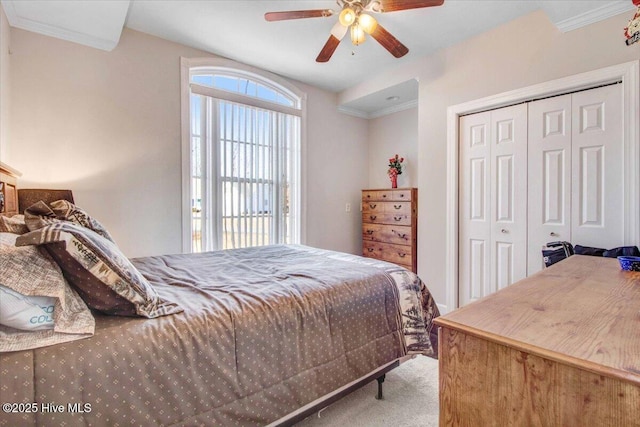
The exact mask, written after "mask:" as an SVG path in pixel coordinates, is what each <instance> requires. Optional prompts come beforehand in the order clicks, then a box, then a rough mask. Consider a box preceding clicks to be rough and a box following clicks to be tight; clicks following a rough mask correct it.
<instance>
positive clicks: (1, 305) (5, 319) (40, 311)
mask: <svg viewBox="0 0 640 427" xmlns="http://www.w3.org/2000/svg"><path fill="white" fill-rule="evenodd" d="M55 302H56V299H55V298H51V297H41V296H27V295H22V294H20V293H18V292H16V291H14V290H13V289H9V288H7V287H6V286H2V285H0V324H3V325H5V326H9V327H11V328H14V329H20V330H23V331H40V330H43V329H53V311H54V305H55Z"/></svg>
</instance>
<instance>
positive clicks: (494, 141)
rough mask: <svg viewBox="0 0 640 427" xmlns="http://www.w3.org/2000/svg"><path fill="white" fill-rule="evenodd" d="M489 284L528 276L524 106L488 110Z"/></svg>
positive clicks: (498, 286)
mask: <svg viewBox="0 0 640 427" xmlns="http://www.w3.org/2000/svg"><path fill="white" fill-rule="evenodd" d="M491 129H492V132H491V219H492V220H491V254H490V256H491V286H490V289H489V292H490V293H491V292H495V291H497V290H499V289H502V288H505V287H507V286H509V285H510V284H512V283H514V282H517V281H518V280H520V279H524V278H525V277H527V105H526V104H520V105H514V106H512V107H506V108H501V109H499V110H494V111H491Z"/></svg>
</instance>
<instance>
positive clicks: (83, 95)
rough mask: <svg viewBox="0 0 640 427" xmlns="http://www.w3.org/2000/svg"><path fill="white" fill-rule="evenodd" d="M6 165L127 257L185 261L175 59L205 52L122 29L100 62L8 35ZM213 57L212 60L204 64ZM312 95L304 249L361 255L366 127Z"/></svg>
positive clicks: (327, 97) (87, 51) (22, 34)
mask: <svg viewBox="0 0 640 427" xmlns="http://www.w3.org/2000/svg"><path fill="white" fill-rule="evenodd" d="M11 40H12V51H13V54H12V62H11V73H12V76H13V78H12V81H11V87H12V93H13V94H14V95H15V96H14V97H13V102H12V105H11V114H12V123H11V124H12V128H11V153H12V156H11V165H12V166H13V167H15V168H16V169H18V170H20V171H21V172H22V173H23V177H22V180H21V186H22V187H41V186H48V187H53V188H70V189H72V190H73V191H74V193H75V196H76V201H77V203H78V204H79V205H80V206H82V207H84V208H86V209H87V210H88V211H89V212H90V213H92V214H93V215H94V216H95V217H96V218H98V219H99V220H101V221H102V222H103V223H104V224H105V226H106V227H107V228H108V229H109V230H110V231H111V232H112V234H113V236H114V238H115V240H116V241H117V242H118V244H119V245H120V247H121V248H122V249H123V251H124V252H125V253H126V254H127V255H128V256H146V255H153V254H163V253H177V252H180V251H181V236H180V230H181V216H180V215H181V214H180V212H181V211H180V203H181V193H180V192H181V188H182V187H181V154H180V153H181V151H180V147H181V140H180V137H181V136H180V76H179V73H180V57H181V56H185V57H202V56H207V55H208V54H206V53H205V52H202V51H198V50H195V49H191V48H188V47H186V46H182V45H179V44H176V43H172V42H168V41H166V40H162V39H160V38H157V37H153V36H149V35H146V34H143V33H139V32H136V31H132V30H128V29H125V30H124V32H123V34H122V37H121V39H120V43H119V45H118V46H117V47H116V48H115V49H114V50H113V51H111V52H104V51H101V50H97V49H92V48H89V47H84V46H80V45H77V44H74V43H69V42H66V41H62V40H57V39H53V38H49V37H45V36H41V35H38V34H34V33H30V32H27V31H22V30H19V29H11ZM209 56H210V55H209ZM293 84H296V85H297V86H298V87H300V89H301V90H303V91H305V92H307V95H308V101H307V106H308V118H309V119H308V123H307V125H308V139H307V147H308V167H307V170H306V171H303V173H304V172H306V173H307V191H308V197H309V205H308V216H307V224H308V233H307V243H308V244H310V245H314V246H319V247H323V248H328V249H336V250H341V251H346V252H358V251H359V250H360V244H361V233H360V230H359V226H358V224H359V215H358V213H357V212H355V213H354V212H352V213H350V214H347V213H345V210H344V205H345V203H346V202H351V203H357V202H358V200H359V191H360V189H361V188H362V187H364V186H366V184H367V174H366V173H362V171H366V170H367V167H368V158H367V122H366V121H365V120H362V119H358V118H354V117H349V116H346V115H342V114H340V113H338V112H337V95H335V94H333V93H327V92H325V91H322V90H319V89H316V88H312V87H310V86H306V85H303V84H300V83H297V82H293Z"/></svg>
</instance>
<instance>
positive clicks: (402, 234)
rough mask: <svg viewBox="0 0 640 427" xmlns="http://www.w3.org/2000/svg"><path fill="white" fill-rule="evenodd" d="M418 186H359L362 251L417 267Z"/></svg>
mask: <svg viewBox="0 0 640 427" xmlns="http://www.w3.org/2000/svg"><path fill="white" fill-rule="evenodd" d="M417 221H418V189H417V188H394V189H393V190H362V254H363V255H364V256H366V257H370V258H377V259H381V260H384V261H389V262H393V263H395V264H399V265H401V266H403V267H405V268H407V269H409V270H411V271H413V272H414V273H416V272H417V271H418V268H417V266H418V262H417V259H418V258H417V246H416V244H417V231H418V222H417Z"/></svg>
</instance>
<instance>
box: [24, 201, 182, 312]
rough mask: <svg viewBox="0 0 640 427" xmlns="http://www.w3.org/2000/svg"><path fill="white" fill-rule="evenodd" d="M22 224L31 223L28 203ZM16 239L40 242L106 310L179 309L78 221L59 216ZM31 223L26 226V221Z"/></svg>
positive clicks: (87, 295)
mask: <svg viewBox="0 0 640 427" xmlns="http://www.w3.org/2000/svg"><path fill="white" fill-rule="evenodd" d="M25 217H26V220H27V224H29V223H30V222H33V221H34V220H35V218H33V216H32V214H31V213H30V208H28V209H27V210H26V211H25ZM45 223H46V225H44V226H43V227H42V228H40V229H37V230H35V231H31V232H30V233H27V234H23V235H21V236H19V237H18V239H17V240H16V246H26V245H45V248H46V249H47V251H48V252H49V254H51V256H52V258H53V259H54V260H55V261H56V262H57V263H58V265H60V267H61V268H62V271H63V273H64V276H65V278H66V279H67V280H68V281H69V283H71V285H72V286H73V287H74V288H75V289H76V290H77V291H78V293H79V294H80V296H81V297H82V299H83V300H84V301H85V303H86V304H87V305H88V306H89V307H91V308H93V309H96V310H99V311H101V312H103V313H106V314H112V315H118V316H141V317H149V318H154V317H159V316H165V315H168V314H174V313H179V312H181V311H183V310H182V308H181V307H180V306H179V305H177V304H175V303H173V302H170V301H166V300H164V299H162V298H161V297H160V296H159V295H158V293H157V292H156V291H155V289H154V288H153V287H152V286H151V284H149V282H148V281H147V280H146V279H145V278H144V277H143V276H142V274H140V272H139V271H138V270H137V269H136V268H135V267H134V266H133V264H131V262H130V261H129V260H128V259H127V257H125V256H124V254H122V252H121V251H120V249H119V248H118V247H117V246H116V245H115V243H113V242H112V241H110V240H108V239H106V238H104V237H103V236H100V235H99V234H97V233H95V232H94V231H92V230H90V229H88V228H84V227H82V226H80V225H77V224H74V223H71V222H67V221H59V220H49V219H47V220H46V221H45ZM30 228H31V226H30Z"/></svg>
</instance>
